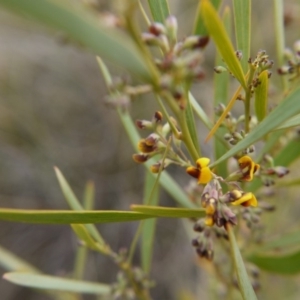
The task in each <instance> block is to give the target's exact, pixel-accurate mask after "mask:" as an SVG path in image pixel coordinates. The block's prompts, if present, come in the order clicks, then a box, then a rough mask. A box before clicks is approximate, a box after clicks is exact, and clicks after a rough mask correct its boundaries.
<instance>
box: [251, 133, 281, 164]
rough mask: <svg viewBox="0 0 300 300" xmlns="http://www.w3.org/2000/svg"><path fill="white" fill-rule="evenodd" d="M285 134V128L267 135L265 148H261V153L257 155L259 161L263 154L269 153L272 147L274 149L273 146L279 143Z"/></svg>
mask: <svg viewBox="0 0 300 300" xmlns="http://www.w3.org/2000/svg"><path fill="white" fill-rule="evenodd" d="M283 134H284V131H283V130H278V131H275V132H271V133H269V134H268V136H267V140H266V141H265V144H264V146H263V148H262V149H261V151H260V152H259V155H258V157H257V160H256V161H257V163H259V162H260V161H261V160H262V159H263V156H264V155H265V154H266V153H269V152H270V151H271V150H272V149H274V148H273V147H274V146H275V145H276V143H278V141H279V139H280V137H281V136H282V135H283Z"/></svg>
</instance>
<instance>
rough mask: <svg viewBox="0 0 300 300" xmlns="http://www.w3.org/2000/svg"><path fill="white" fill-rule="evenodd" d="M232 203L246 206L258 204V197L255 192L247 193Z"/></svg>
mask: <svg viewBox="0 0 300 300" xmlns="http://www.w3.org/2000/svg"><path fill="white" fill-rule="evenodd" d="M231 204H232V205H240V204H242V205H244V206H253V207H256V206H257V199H256V197H255V195H254V194H252V193H246V194H244V195H243V196H242V197H241V198H239V199H238V200H236V201H234V202H231Z"/></svg>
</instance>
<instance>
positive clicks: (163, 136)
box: [132, 111, 189, 173]
mask: <svg viewBox="0 0 300 300" xmlns="http://www.w3.org/2000/svg"><path fill="white" fill-rule="evenodd" d="M162 120H163V115H162V113H161V112H159V111H157V112H155V114H154V116H153V118H152V120H151V121H148V120H137V121H136V125H137V127H138V128H140V129H148V130H152V133H151V134H150V135H148V136H147V137H146V138H143V139H141V140H140V141H139V142H138V145H137V148H138V150H139V151H140V152H139V153H136V154H133V156H132V157H133V160H134V161H135V162H137V163H144V162H146V161H148V160H149V159H150V158H153V157H155V156H157V155H160V157H161V159H159V160H158V161H157V162H156V163H154V164H152V165H151V167H150V170H151V172H152V173H159V172H160V171H163V170H164V169H165V168H166V167H167V166H168V165H170V164H177V165H180V166H186V165H188V164H189V162H188V161H187V159H186V157H185V155H184V154H183V152H182V151H181V149H180V146H181V141H180V140H179V139H178V137H177V136H176V135H174V134H172V130H171V126H170V124H169V123H168V122H167V123H165V124H162ZM170 121H171V122H173V126H175V127H176V121H175V120H174V119H173V118H171V119H170ZM177 133H178V134H179V131H177ZM179 135H180V134H179ZM171 142H172V143H171Z"/></svg>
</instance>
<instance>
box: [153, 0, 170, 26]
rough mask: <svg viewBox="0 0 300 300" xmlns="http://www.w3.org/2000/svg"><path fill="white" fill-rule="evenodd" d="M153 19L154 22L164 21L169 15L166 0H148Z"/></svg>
mask: <svg viewBox="0 0 300 300" xmlns="http://www.w3.org/2000/svg"><path fill="white" fill-rule="evenodd" d="M148 4H149V7H150V10H151V14H152V17H153V20H154V21H155V22H159V23H162V24H163V23H164V22H165V19H166V18H167V17H168V16H169V15H170V9H169V4H168V1H167V0H148Z"/></svg>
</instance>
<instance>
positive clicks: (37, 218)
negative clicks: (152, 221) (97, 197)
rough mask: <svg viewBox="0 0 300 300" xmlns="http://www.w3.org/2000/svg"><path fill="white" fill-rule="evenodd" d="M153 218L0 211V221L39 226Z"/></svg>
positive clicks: (120, 213)
mask: <svg viewBox="0 0 300 300" xmlns="http://www.w3.org/2000/svg"><path fill="white" fill-rule="evenodd" d="M149 218H153V216H150V215H145V214H141V213H137V212H132V211H117V210H112V211H110V210H95V211H69V210H25V209H24V210H23V209H8V208H1V209H0V220H4V221H14V222H26V223H39V224H88V223H98V224H100V223H116V222H131V221H139V220H144V219H149Z"/></svg>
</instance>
